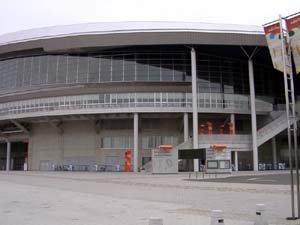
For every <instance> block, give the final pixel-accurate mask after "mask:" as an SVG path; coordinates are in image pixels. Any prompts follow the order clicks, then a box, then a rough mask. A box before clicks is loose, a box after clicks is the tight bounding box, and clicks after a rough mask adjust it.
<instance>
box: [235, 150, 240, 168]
mask: <svg viewBox="0 0 300 225" xmlns="http://www.w3.org/2000/svg"><path fill="white" fill-rule="evenodd" d="M238 154H239V152H238V151H235V152H234V168H235V171H239V155H238Z"/></svg>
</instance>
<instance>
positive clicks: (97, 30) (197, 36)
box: [0, 21, 266, 54]
mask: <svg viewBox="0 0 300 225" xmlns="http://www.w3.org/2000/svg"><path fill="white" fill-rule="evenodd" d="M155 44H157V45H160V44H214V45H216V44H219V45H258V46H265V45H266V41H265V37H264V32H263V29H262V27H260V26H251V25H236V24H214V23H200V22H150V21H148V22H102V23H86V24H75V25H61V26H53V27H45V28H37V29H31V30H24V31H18V32H14V33H8V34H4V35H0V54H1V53H7V52H13V51H20V50H30V49H37V48H42V49H44V51H61V50H66V49H76V48H84V47H107V46H129V45H155Z"/></svg>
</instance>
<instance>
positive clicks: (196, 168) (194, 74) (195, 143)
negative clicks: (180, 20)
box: [191, 48, 199, 172]
mask: <svg viewBox="0 0 300 225" xmlns="http://www.w3.org/2000/svg"><path fill="white" fill-rule="evenodd" d="M191 62H192V105H193V149H198V148H199V146H198V101H197V68H196V66H197V64H196V51H195V49H194V48H192V50H191ZM194 171H195V172H198V171H199V159H194Z"/></svg>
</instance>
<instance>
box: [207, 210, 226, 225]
mask: <svg viewBox="0 0 300 225" xmlns="http://www.w3.org/2000/svg"><path fill="white" fill-rule="evenodd" d="M221 224H222V225H224V224H225V223H224V218H223V211H222V210H212V211H211V213H210V225H221Z"/></svg>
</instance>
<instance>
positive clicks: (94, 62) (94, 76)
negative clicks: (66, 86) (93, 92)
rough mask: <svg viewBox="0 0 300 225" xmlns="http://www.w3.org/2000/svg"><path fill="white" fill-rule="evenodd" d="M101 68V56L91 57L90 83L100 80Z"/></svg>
mask: <svg viewBox="0 0 300 225" xmlns="http://www.w3.org/2000/svg"><path fill="white" fill-rule="evenodd" d="M99 69H100V61H99V58H97V57H89V74H88V82H89V83H98V82H99Z"/></svg>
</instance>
